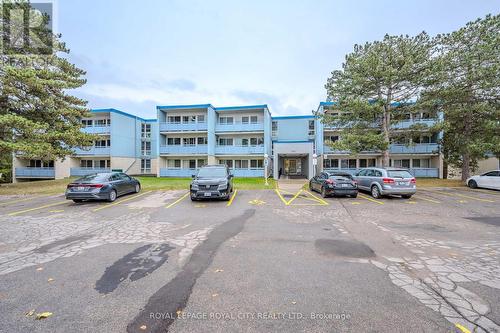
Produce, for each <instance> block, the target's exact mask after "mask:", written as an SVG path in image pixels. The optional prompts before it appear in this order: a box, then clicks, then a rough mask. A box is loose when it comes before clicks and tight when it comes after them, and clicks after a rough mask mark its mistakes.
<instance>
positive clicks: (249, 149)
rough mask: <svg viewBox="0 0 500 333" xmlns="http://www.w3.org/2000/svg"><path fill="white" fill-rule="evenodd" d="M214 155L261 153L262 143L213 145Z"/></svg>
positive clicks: (262, 152) (262, 151)
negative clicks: (252, 144) (254, 144)
mask: <svg viewBox="0 0 500 333" xmlns="http://www.w3.org/2000/svg"><path fill="white" fill-rule="evenodd" d="M215 154H216V155H253V154H257V155H262V154H264V145H259V146H215Z"/></svg>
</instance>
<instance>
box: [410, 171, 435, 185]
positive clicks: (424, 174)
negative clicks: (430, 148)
mask: <svg viewBox="0 0 500 333" xmlns="http://www.w3.org/2000/svg"><path fill="white" fill-rule="evenodd" d="M409 171H410V173H411V174H412V175H413V176H414V177H417V178H418V177H425V178H438V177H439V169H438V168H411V169H409ZM417 185H418V184H417Z"/></svg>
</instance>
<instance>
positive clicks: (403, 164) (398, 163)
mask: <svg viewBox="0 0 500 333" xmlns="http://www.w3.org/2000/svg"><path fill="white" fill-rule="evenodd" d="M392 166H393V167H395V168H409V167H410V160H409V159H404V160H392Z"/></svg>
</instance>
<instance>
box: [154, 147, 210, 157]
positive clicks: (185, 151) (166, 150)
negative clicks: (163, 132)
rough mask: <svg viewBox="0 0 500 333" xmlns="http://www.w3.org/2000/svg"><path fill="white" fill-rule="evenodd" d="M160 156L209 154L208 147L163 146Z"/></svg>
mask: <svg viewBox="0 0 500 333" xmlns="http://www.w3.org/2000/svg"><path fill="white" fill-rule="evenodd" d="M160 154H172V155H206V154H208V147H207V145H194V146H186V145H163V146H160Z"/></svg>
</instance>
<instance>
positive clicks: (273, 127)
mask: <svg viewBox="0 0 500 333" xmlns="http://www.w3.org/2000/svg"><path fill="white" fill-rule="evenodd" d="M271 132H272V133H271V135H272V136H274V137H276V136H278V122H277V121H276V120H273V122H272V123H271Z"/></svg>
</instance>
